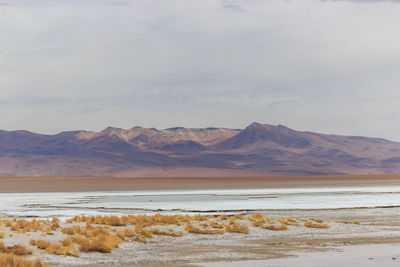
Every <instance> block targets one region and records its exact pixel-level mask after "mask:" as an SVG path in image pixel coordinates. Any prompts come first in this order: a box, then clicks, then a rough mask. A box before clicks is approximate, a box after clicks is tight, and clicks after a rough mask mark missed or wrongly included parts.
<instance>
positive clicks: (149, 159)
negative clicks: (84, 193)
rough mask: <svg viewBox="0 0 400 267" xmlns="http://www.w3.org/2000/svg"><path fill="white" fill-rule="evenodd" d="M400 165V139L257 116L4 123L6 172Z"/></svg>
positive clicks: (226, 171)
mask: <svg viewBox="0 0 400 267" xmlns="http://www.w3.org/2000/svg"><path fill="white" fill-rule="evenodd" d="M376 173H382V174H384V173H385V174H389V173H400V143H397V142H391V141H388V140H384V139H379V138H369V137H357V136H340V135H327V134H319V133H313V132H301V131H295V130H293V129H290V128H288V127H285V126H282V125H278V126H274V125H268V124H260V123H252V124H250V125H249V126H248V127H246V128H245V129H225V128H183V127H176V128H169V129H163V130H157V129H154V128H142V127H134V128H131V129H120V128H113V127H109V128H106V129H104V130H103V131H101V132H92V131H70V132H61V133H59V134H55V135H44V134H37V133H32V132H29V131H24V130H19V131H3V130H0V175H1V176H120V177H139V176H242V175H253V176H262V175H324V174H376Z"/></svg>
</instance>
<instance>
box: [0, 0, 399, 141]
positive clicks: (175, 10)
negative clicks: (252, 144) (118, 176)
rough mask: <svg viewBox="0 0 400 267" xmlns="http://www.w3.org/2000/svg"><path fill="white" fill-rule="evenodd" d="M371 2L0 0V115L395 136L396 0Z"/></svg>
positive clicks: (30, 121)
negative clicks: (283, 126)
mask: <svg viewBox="0 0 400 267" xmlns="http://www.w3.org/2000/svg"><path fill="white" fill-rule="evenodd" d="M374 2H377V3H375V4H371V5H366V4H365V5H360V4H359V3H356V2H354V1H333V0H332V1H312V0H296V1H281V0H271V1H259V0H250V1H243V0H242V1H240V0H237V1H215V0H204V1H184V0H169V1H156V0H146V1H144V0H132V1H128V0H126V1H110V0H104V1H89V0H81V1H78V0H73V1H64V0H59V1H50V0H38V1H23V0H14V1H8V2H7V1H5V2H4V3H12V5H6V6H5V5H0V32H1V33H2V34H1V35H0V84H1V86H0V103H1V105H0V114H1V115H0V121H1V125H0V128H3V129H17V128H18V129H21V128H25V129H28V130H34V131H39V132H57V131H60V130H68V129H77V128H81V129H83V128H86V129H94V130H100V129H101V128H105V127H106V126H109V125H115V126H119V127H131V126H133V125H136V124H139V125H143V126H154V127H159V128H163V127H170V126H176V125H178V124H179V125H183V126H192V127H195V126H196V127H202V126H224V127H235V128H236V127H244V126H246V124H248V123H250V122H252V121H260V122H265V123H276V124H278V123H279V124H286V125H288V126H291V127H294V128H298V129H303V130H313V131H324V132H334V133H344V134H360V135H374V136H381V137H386V138H391V139H396V140H400V126H396V125H400V118H399V119H397V116H393V115H391V114H397V108H396V104H397V103H398V102H399V100H400V90H399V88H400V76H399V75H398V71H397V70H398V69H399V68H400V50H399V47H400V32H399V31H398V30H397V28H398V27H396V25H400V17H399V16H398V14H399V12H400V5H397V4H396V3H394V2H393V1H379V2H378V1H374ZM2 3H3V2H2ZM243 11H244V12H243ZM389 128H390V130H388V129H389Z"/></svg>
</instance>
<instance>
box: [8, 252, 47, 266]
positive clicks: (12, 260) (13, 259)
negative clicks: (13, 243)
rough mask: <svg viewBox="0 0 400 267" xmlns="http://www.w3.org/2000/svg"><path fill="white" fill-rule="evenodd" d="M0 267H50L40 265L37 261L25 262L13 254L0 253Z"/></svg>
mask: <svg viewBox="0 0 400 267" xmlns="http://www.w3.org/2000/svg"><path fill="white" fill-rule="evenodd" d="M0 266H1V267H50V265H47V264H44V263H42V262H41V261H40V260H39V259H37V260H33V261H30V260H26V259H24V258H22V257H20V256H17V255H14V254H7V253H0Z"/></svg>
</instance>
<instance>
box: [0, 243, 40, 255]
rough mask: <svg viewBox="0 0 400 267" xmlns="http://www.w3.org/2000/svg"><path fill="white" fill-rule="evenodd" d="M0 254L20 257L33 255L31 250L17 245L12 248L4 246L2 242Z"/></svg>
mask: <svg viewBox="0 0 400 267" xmlns="http://www.w3.org/2000/svg"><path fill="white" fill-rule="evenodd" d="M0 252H1V253H9V254H15V255H19V256H22V255H31V254H32V253H33V250H32V249H29V248H27V247H25V246H24V245H21V244H17V245H14V246H5V245H4V243H3V242H0Z"/></svg>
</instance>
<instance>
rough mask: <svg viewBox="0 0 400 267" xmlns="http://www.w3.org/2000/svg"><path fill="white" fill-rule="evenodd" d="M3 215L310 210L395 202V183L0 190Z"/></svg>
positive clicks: (399, 193) (399, 202) (399, 200)
mask: <svg viewBox="0 0 400 267" xmlns="http://www.w3.org/2000/svg"><path fill="white" fill-rule="evenodd" d="M0 199H1V204H0V213H2V214H5V215H8V216H40V217H51V216H59V217H71V216H74V215H76V214H87V215H96V214H110V213H115V214H117V215H120V214H126V213H131V214H132V213H143V212H159V211H167V212H168V211H169V212H175V213H176V212H217V211H241V210H249V211H256V210H303V209H307V210H315V209H339V208H361V207H362V208H371V207H393V206H400V186H398V185H390V186H345V187H312V188H311V187H308V188H305V187H304V188H266V189H242V190H240V189H235V190H232V189H218V190H176V191H170V190H153V191H125V192H77V193H13V194H9V193H7V194H0Z"/></svg>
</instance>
